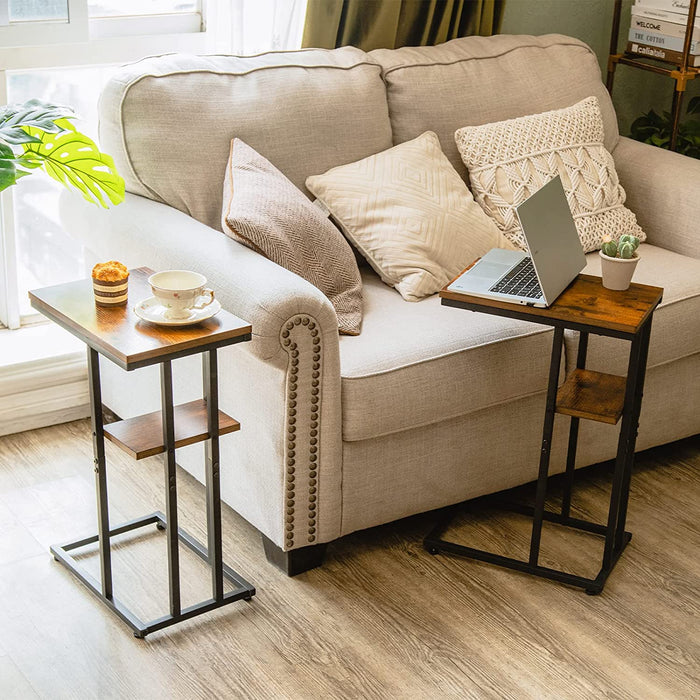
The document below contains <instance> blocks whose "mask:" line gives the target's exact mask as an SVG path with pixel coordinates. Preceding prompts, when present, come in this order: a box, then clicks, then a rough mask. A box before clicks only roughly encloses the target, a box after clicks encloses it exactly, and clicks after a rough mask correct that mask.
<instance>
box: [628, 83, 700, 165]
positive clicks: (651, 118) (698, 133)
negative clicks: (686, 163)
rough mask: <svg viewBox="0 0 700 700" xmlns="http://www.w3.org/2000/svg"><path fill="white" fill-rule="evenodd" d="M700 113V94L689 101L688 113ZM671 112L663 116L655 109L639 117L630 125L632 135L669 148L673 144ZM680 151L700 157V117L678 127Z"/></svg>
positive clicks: (687, 120)
mask: <svg viewBox="0 0 700 700" xmlns="http://www.w3.org/2000/svg"><path fill="white" fill-rule="evenodd" d="M698 113H700V96H696V97H693V98H692V99H691V100H689V101H688V107H687V109H686V114H687V115H692V114H698ZM671 124H672V120H671V113H670V112H664V113H663V114H662V115H661V116H660V115H658V114H657V113H656V112H655V111H654V110H653V109H650V110H649V111H648V112H647V113H646V114H643V115H642V116H641V117H638V118H637V119H635V120H634V122H633V123H632V126H631V127H630V136H631V137H632V138H633V139H636V140H637V141H643V142H644V143H650V144H652V145H653V146H659V148H669V147H670V145H671ZM676 151H677V152H678V153H683V154H684V155H686V156H691V157H692V158H700V119H686V120H685V121H684V122H681V124H680V125H679V127H678V144H677V146H676Z"/></svg>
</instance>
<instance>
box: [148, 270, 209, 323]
mask: <svg viewBox="0 0 700 700" xmlns="http://www.w3.org/2000/svg"><path fill="white" fill-rule="evenodd" d="M148 283H149V284H150V285H151V290H152V291H153V296H155V298H156V299H157V300H158V302H159V303H160V304H162V305H163V306H164V307H165V308H166V311H165V317H166V318H170V319H185V318H189V317H190V316H191V315H192V310H193V309H203V308H204V307H205V306H208V305H209V304H211V303H212V301H214V292H213V291H212V290H211V289H207V288H206V287H205V286H204V285H206V283H207V278H206V277H205V276H204V275H200V274H199V272H190V271H189V270H165V271H164V272H156V273H155V274H153V275H151V276H150V277H149V278H148Z"/></svg>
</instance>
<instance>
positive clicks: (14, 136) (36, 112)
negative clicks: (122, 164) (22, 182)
mask: <svg viewBox="0 0 700 700" xmlns="http://www.w3.org/2000/svg"><path fill="white" fill-rule="evenodd" d="M74 118H75V114H74V113H73V110H71V109H70V108H69V107H60V106H58V105H53V104H48V103H46V102H41V101H40V100H29V101H28V102H25V103H23V104H13V105H7V106H5V107H0V191H2V190H4V189H6V188H8V187H10V186H12V185H14V184H15V183H16V182H17V180H19V179H20V178H21V177H24V176H25V175H30V174H31V173H32V172H34V171H35V170H38V169H42V170H44V171H45V172H46V173H48V174H49V175H50V176H51V177H52V178H54V180H58V181H59V182H60V183H61V184H62V185H65V186H66V187H68V188H74V189H76V190H78V191H79V192H80V193H81V194H82V195H83V197H84V198H85V199H86V200H87V201H88V202H92V203H94V204H99V205H101V206H103V207H108V206H109V204H108V202H111V203H112V204H119V202H121V201H122V200H123V199H124V180H123V179H122V178H121V177H120V176H119V174H118V173H117V170H116V168H115V167H114V161H113V160H112V158H111V157H110V156H108V155H107V154H106V153H101V152H100V150H99V149H98V148H97V146H96V145H95V143H94V142H93V141H92V140H91V139H89V138H88V137H87V136H85V135H84V134H81V133H80V132H79V131H78V130H77V129H76V128H75V126H73V124H72V123H71V121H70V120H71V119H74Z"/></svg>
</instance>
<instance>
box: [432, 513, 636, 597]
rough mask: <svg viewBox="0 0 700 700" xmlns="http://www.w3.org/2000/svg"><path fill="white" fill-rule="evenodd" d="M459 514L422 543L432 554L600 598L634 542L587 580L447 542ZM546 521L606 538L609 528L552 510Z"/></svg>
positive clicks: (624, 540)
mask: <svg viewBox="0 0 700 700" xmlns="http://www.w3.org/2000/svg"><path fill="white" fill-rule="evenodd" d="M499 505H502V507H503V509H504V510H509V511H511V512H514V513H520V514H522V515H529V516H534V508H533V507H532V506H527V505H523V504H520V503H512V502H508V503H504V504H499ZM456 515H457V512H456V510H455V509H451V510H450V511H449V512H448V513H447V515H446V516H445V517H444V518H443V519H442V520H441V521H440V522H439V523H438V524H437V525H436V526H435V528H433V530H432V531H431V532H430V534H429V535H428V536H427V537H426V538H425V539H424V540H423V546H424V547H425V549H426V550H427V551H428V552H429V553H430V554H439V553H440V552H447V553H449V554H456V555H458V556H461V557H468V558H469V559H476V560H478V561H483V562H487V563H489V564H495V565H496V566H503V567H505V568H507V569H513V570H515V571H522V572H524V573H527V574H532V575H534V576H539V577H541V578H546V579H550V580H552V581H558V582H559V583H564V584H568V585H570V586H578V587H579V588H583V589H584V590H585V591H586V593H588V594H589V595H598V594H599V593H601V592H602V590H603V587H604V586H605V582H606V580H607V578H608V576H609V575H610V573H611V572H612V570H613V568H614V567H615V564H616V563H617V560H618V559H619V558H620V555H621V554H622V552H623V551H624V549H625V547H626V546H627V543H628V542H629V541H630V540H631V539H632V533H631V532H626V531H625V533H624V537H623V538H622V542H621V544H620V547H619V548H617V549H613V551H612V557H611V560H610V563H609V564H607V565H604V566H603V567H602V568H601V569H600V571H599V572H598V575H597V576H596V577H595V578H586V577H585V576H577V575H575V574H570V573H567V572H566V571H559V570H558V569H550V568H549V567H546V566H540V565H539V564H531V563H530V562H528V561H524V560H521V559H514V558H512V557H505V556H502V555H500V554H494V553H493V552H488V551H485V550H483V549H474V548H473V547H465V546H463V545H460V544H457V543H456V542H448V541H447V540H443V539H442V535H443V534H444V532H445V531H446V530H447V528H448V527H449V525H450V523H451V522H452V519H453V518H454V517H455V516H456ZM542 518H543V520H546V521H547V522H552V523H557V524H559V525H564V526H565V527H570V528H572V529H574V530H579V531H582V532H588V533H592V534H595V535H602V536H603V537H605V535H606V532H607V528H606V526H605V525H599V524H598V523H592V522H589V521H588V520H580V519H579V518H572V517H570V516H565V515H562V514H561V513H554V512H552V511H548V510H545V511H544V512H543V515H542Z"/></svg>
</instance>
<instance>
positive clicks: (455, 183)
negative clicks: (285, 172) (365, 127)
mask: <svg viewBox="0 0 700 700" xmlns="http://www.w3.org/2000/svg"><path fill="white" fill-rule="evenodd" d="M306 186H307V187H308V189H309V190H310V191H311V192H313V193H314V194H315V195H316V196H317V197H318V198H319V199H320V200H321V201H322V202H323V203H324V204H325V205H326V207H328V209H329V210H330V211H331V214H332V215H333V217H334V219H335V220H336V221H337V222H338V223H339V224H340V226H341V228H342V229H343V232H344V233H345V235H346V236H347V237H348V238H349V239H350V240H351V241H352V242H353V244H354V245H355V246H356V247H357V248H358V249H359V250H360V252H361V253H362V255H364V256H365V258H367V260H368V261H369V263H370V264H371V265H372V267H373V268H374V269H375V271H376V272H377V273H378V274H379V276H380V277H381V278H382V281H383V282H385V283H386V284H388V285H390V286H392V287H395V288H396V289H397V290H398V291H399V293H400V294H401V296H402V297H403V298H404V299H406V301H418V300H419V299H421V298H423V297H425V296H428V295H429V294H434V293H435V292H437V291H439V290H440V289H442V287H444V286H445V285H446V284H447V283H448V282H449V281H450V280H451V279H452V278H453V277H456V276H457V275H458V274H459V273H460V272H461V271H462V270H463V269H464V268H465V267H467V265H469V264H470V263H471V262H473V261H474V259H475V258H478V257H479V256H481V255H483V254H484V253H486V252H487V251H488V250H490V249H491V248H511V247H512V246H511V244H510V243H509V241H508V240H507V239H506V238H505V237H504V236H503V234H501V232H500V231H499V230H498V228H497V227H496V226H495V224H494V223H493V221H491V219H489V217H488V216H486V214H484V212H483V211H482V210H481V208H480V207H479V205H478V204H477V203H476V202H475V201H474V198H473V197H472V195H471V192H469V189H468V188H467V186H466V185H465V184H464V181H463V180H462V178H461V177H460V176H459V174H458V173H457V171H456V170H455V169H454V168H453V167H452V165H451V163H450V161H449V160H447V157H446V156H445V155H444V154H443V152H442V150H441V148H440V141H439V140H438V137H437V136H436V135H435V134H434V133H433V132H432V131H426V132H425V133H424V134H422V135H421V136H418V137H417V138H415V139H413V140H412V141H406V142H404V143H402V144H399V145H398V146H394V147H393V148H389V149H387V150H386V151H382V152H381V153H377V154H376V155H373V156H369V157H368V158H364V159H362V160H360V161H357V162H356V163H349V164H347V165H340V166H338V167H336V168H332V169H331V170H329V171H328V172H327V173H324V174H323V175H314V176H313V177H309V178H307V180H306Z"/></svg>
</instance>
